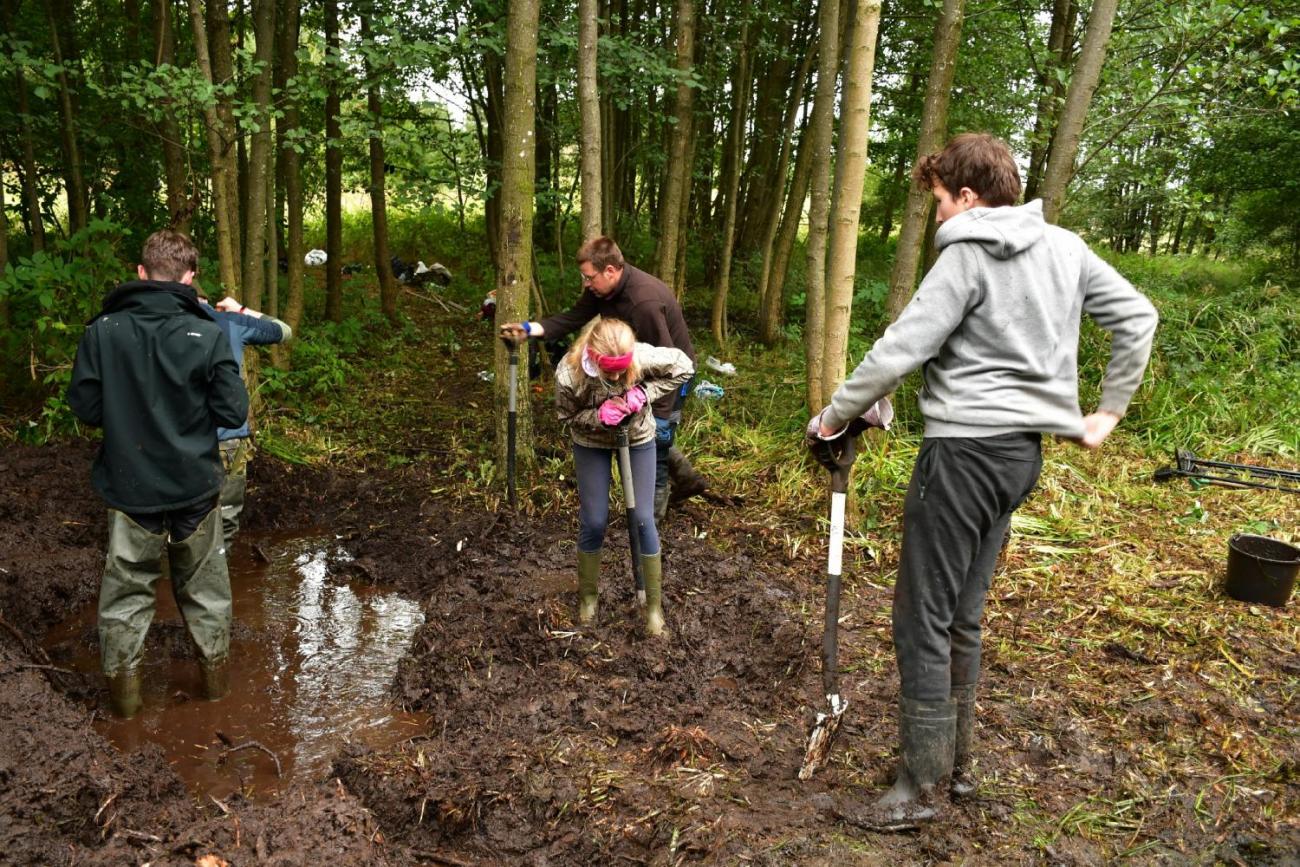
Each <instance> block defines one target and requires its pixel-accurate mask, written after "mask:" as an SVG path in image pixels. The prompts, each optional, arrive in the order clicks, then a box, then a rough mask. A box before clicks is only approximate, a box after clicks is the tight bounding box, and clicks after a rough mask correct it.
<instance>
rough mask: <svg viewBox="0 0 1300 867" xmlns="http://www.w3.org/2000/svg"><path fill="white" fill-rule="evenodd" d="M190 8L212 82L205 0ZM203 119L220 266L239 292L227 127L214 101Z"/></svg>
mask: <svg viewBox="0 0 1300 867" xmlns="http://www.w3.org/2000/svg"><path fill="white" fill-rule="evenodd" d="M189 10H190V24H191V25H192V26H193V29H194V54H195V59H196V61H197V62H198V66H199V71H200V72H201V73H202V74H203V77H204V78H205V79H207V81H208V83H209V84H212V83H213V78H212V74H213V73H212V60H211V58H210V57H209V55H208V32H207V25H206V24H205V23H204V16H203V3H202V0H189ZM203 121H204V127H205V128H206V131H207V138H208V156H209V158H210V160H211V162H212V221H213V223H214V225H215V226H216V234H217V269H218V273H219V276H220V279H221V284H222V286H223V287H224V288H225V290H226V291H227V292H238V291H239V270H238V268H237V267H236V262H235V238H234V234H233V231H232V229H233V227H232V225H231V217H232V215H234V214H235V213H236V211H235V209H234V203H233V202H231V201H230V200H229V193H230V187H229V185H228V184H227V179H226V171H227V168H228V165H227V162H228V161H227V160H226V158H225V154H223V153H222V147H223V142H224V139H225V136H224V129H225V128H224V125H223V123H222V120H221V116H220V114H219V112H218V109H217V104H216V103H215V102H214V103H209V104H206V105H204V107H203Z"/></svg>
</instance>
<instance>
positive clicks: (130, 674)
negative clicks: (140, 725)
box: [108, 668, 141, 719]
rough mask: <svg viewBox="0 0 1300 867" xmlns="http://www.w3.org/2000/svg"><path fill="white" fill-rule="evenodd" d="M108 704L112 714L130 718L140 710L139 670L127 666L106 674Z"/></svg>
mask: <svg viewBox="0 0 1300 867" xmlns="http://www.w3.org/2000/svg"><path fill="white" fill-rule="evenodd" d="M108 704H109V706H110V707H112V708H113V715H114V716H118V717H121V718H122V719H130V718H131V717H133V716H135V715H136V714H137V713H139V712H140V704H141V702H140V671H139V669H135V668H128V669H126V670H125V671H117V672H114V673H113V674H110V675H109V676H108Z"/></svg>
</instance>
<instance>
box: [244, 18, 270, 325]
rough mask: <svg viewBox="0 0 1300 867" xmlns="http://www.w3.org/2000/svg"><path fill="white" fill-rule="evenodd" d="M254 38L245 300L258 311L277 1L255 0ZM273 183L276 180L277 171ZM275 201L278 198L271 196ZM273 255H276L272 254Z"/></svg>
mask: <svg viewBox="0 0 1300 867" xmlns="http://www.w3.org/2000/svg"><path fill="white" fill-rule="evenodd" d="M253 39H254V41H255V43H256V45H255V47H254V51H253V61H254V62H255V63H256V64H257V67H258V71H257V77H256V78H254V79H253V109H254V112H255V113H254V115H253V117H252V121H253V124H254V130H253V135H252V139H253V141H252V144H251V146H250V147H249V153H248V191H247V198H246V204H247V207H248V216H247V226H248V229H247V231H246V233H245V235H244V284H243V287H242V288H243V290H244V294H243V296H242V299H241V300H242V301H243V303H245V304H247V305H248V306H249V307H252V308H253V309H255V310H260V309H263V308H264V307H265V306H266V297H267V296H266V286H265V284H266V266H265V262H266V256H267V250H266V238H267V233H268V231H269V229H268V226H267V219H266V216H267V193H266V185H267V174H268V172H267V164H268V162H271V164H272V165H274V162H272V161H273V160H274V158H275V155H274V153H273V151H272V148H271V142H272V135H271V65H272V62H273V59H274V47H275V3H274V0H253ZM270 174H271V175H272V183H274V172H271V173H270ZM270 198H271V201H272V203H274V200H275V197H274V195H272V196H271V197H270ZM271 258H273V259H274V258H275V256H274V254H273V253H272V255H271Z"/></svg>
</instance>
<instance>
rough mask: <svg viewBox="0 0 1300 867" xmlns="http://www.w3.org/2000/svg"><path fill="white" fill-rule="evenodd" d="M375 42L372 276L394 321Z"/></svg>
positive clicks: (369, 77) (368, 65)
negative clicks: (373, 272) (373, 255)
mask: <svg viewBox="0 0 1300 867" xmlns="http://www.w3.org/2000/svg"><path fill="white" fill-rule="evenodd" d="M372 12H373V4H371V5H370V6H369V8H367V9H366V11H365V12H363V13H362V14H361V41H362V43H365V42H369V41H370V40H371V30H370V14H371V13H372ZM377 50H378V46H377V45H375V44H374V43H372V44H371V45H370V46H369V48H368V49H367V53H366V62H365V70H366V109H367V111H369V112H370V122H371V123H372V124H374V128H373V129H372V130H371V133H370V220H371V223H372V225H373V227H374V239H375V276H376V278H378V280H379V306H380V309H381V310H382V311H383V314H384V316H386V317H388V321H389V322H392V323H394V324H396V322H397V281H396V280H395V279H394V278H393V263H392V259H391V257H390V256H389V252H388V198H387V194H386V192H385V190H384V104H383V101H382V100H381V99H380V94H379V79H378V78H377V77H376V75H375V71H374V64H373V62H372V61H371V58H372V57H373V56H374V52H375V51H377Z"/></svg>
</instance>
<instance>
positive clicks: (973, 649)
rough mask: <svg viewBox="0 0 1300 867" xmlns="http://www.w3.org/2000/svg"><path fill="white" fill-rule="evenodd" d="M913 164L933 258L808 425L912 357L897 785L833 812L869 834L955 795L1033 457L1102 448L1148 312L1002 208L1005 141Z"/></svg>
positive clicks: (1010, 170)
mask: <svg viewBox="0 0 1300 867" xmlns="http://www.w3.org/2000/svg"><path fill="white" fill-rule="evenodd" d="M913 177H914V178H915V179H916V180H917V181H918V182H919V183H920V184H922V185H923V186H924V187H926V188H927V189H929V190H931V191H932V192H933V194H934V198H935V201H936V206H937V212H936V221H937V222H938V223H940V226H939V229H938V232H937V233H936V235H935V245H936V247H937V248H938V249H939V251H940V253H939V258H938V260H937V261H936V262H935V265H934V267H933V268H932V269H931V270H930V272H929V273H928V274H927V275H926V277H925V279H924V280H923V281H922V282H921V286H920V288H918V289H917V291H916V294H915V295H914V296H913V298H912V300H911V302H910V303H909V304H908V305H907V307H906V308H905V309H904V310H903V312H902V313H901V314H900V315H899V317H898V319H897V320H896V321H895V322H894V323H893V324H892V325H890V326H889V328H888V329H886V331H885V333H884V334H882V335H881V337H880V339H879V340H877V341H876V342H875V345H873V346H872V347H871V350H870V351H869V352H868V353H867V355H866V357H864V358H863V360H862V363H861V364H859V365H858V366H857V368H856V369H855V370H854V371H853V373H852V374H851V375H850V376H849V377H848V379H847V380H845V382H844V384H843V385H841V386H840V387H839V388H838V389H837V390H836V391H835V394H834V395H833V396H832V397H831V402H830V405H829V406H827V407H826V408H825V409H823V410H822V411H821V412H820V413H819V414H818V415H817V416H816V417H814V418H813V419H812V421H810V422H809V426H808V437H809V440H810V445H812V444H817V445H819V446H820V447H821V448H822V449H823V450H824V449H825V448H827V444H826V443H816V440H817V439H821V440H832V441H833V440H834V439H835V438H836V437H840V438H841V439H847V438H846V437H843V433H844V430H845V429H846V427H847V425H848V423H849V421H850V420H852V419H853V418H855V417H857V416H859V415H861V413H862V412H863V411H864V410H866V409H867V408H868V407H870V406H871V405H872V404H873V403H875V401H877V400H879V399H880V398H881V397H884V396H885V395H887V394H892V393H893V392H894V391H895V390H896V389H897V388H898V387H899V385H900V384H901V383H902V381H903V378H904V377H905V376H907V375H908V374H909V373H911V372H912V371H914V370H916V369H917V368H923V370H924V374H923V376H924V381H923V385H922V388H921V391H920V395H919V405H920V409H921V413H922V415H923V416H924V418H925V437H924V441H923V442H922V444H921V448H920V451H919V453H918V455H917V459H916V465H915V467H914V468H913V471H912V478H911V482H910V484H909V486H908V490H907V497H906V500H905V502H904V507H903V541H902V551H901V557H900V563H899V569H898V580H897V583H896V584H895V588H894V605H893V633H894V649H895V653H896V655H897V660H898V669H899V675H900V679H901V696H900V700H899V704H900V709H899V710H900V713H899V734H900V749H899V762H898V768H897V777H896V781H895V783H894V786H893V787H892V788H891V789H890V790H889V791H888V792H887V793H886V794H885V795H884V796H883V797H881V798H880V799H878V800H877V801H876V802H875V803H874V804H872V805H871V806H870V807H869V808H867V809H866V810H864V811H850V812H849V813H846V814H845V817H846V818H848V819H850V820H852V821H854V822H856V823H857V824H862V825H865V826H867V827H871V828H874V829H877V830H902V829H906V828H912V827H916V825H917V824H918V823H920V822H923V821H925V820H928V819H930V818H932V817H933V816H934V815H935V810H934V807H933V795H934V793H935V789H936V788H937V786H938V784H940V783H941V782H942V781H943V780H944V779H945V778H948V779H949V781H950V787H949V789H950V793H951V794H953V795H963V794H969V793H970V792H972V791H973V790H974V786H973V784H972V783H971V781H970V779H969V771H968V762H969V758H970V750H971V738H972V731H973V722H974V720H973V717H974V703H975V685H976V681H977V679H978V676H979V664H980V619H981V617H982V615H983V612H984V599H985V595H986V593H987V592H988V587H989V582H990V580H991V579H992V576H993V572H994V569H995V567H996V564H997V558H998V554H999V552H1000V550H1001V548H1002V545H1003V541H1004V539H1005V536H1006V533H1007V529H1008V527H1009V526H1010V522H1011V515H1012V513H1013V512H1015V510H1016V509H1017V508H1018V507H1019V506H1020V504H1021V503H1023V502H1024V500H1025V499H1026V498H1027V497H1028V496H1029V493H1030V491H1031V490H1032V489H1033V487H1034V485H1035V483H1036V482H1037V480H1038V474H1039V472H1040V470H1041V468H1042V457H1041V452H1040V438H1041V435H1042V434H1053V435H1056V436H1058V437H1061V438H1064V439H1067V440H1071V441H1073V442H1076V443H1079V444H1081V445H1083V446H1084V447H1087V448H1097V447H1099V446H1100V445H1101V444H1102V443H1103V442H1104V441H1105V440H1106V438H1107V436H1109V435H1110V433H1111V431H1112V430H1113V429H1114V428H1115V425H1116V424H1117V423H1118V422H1119V420H1120V418H1121V417H1122V416H1123V415H1124V412H1125V410H1126V408H1127V407H1128V404H1129V400H1130V399H1131V398H1132V397H1133V393H1134V392H1135V391H1136V390H1137V387H1138V385H1139V384H1140V383H1141V381H1142V375H1143V371H1144V370H1145V369H1146V364H1147V360H1148V357H1149V356H1150V353H1151V341H1152V337H1153V335H1154V333H1155V328H1156V319H1157V316H1156V311H1155V308H1154V307H1153V306H1152V304H1151V302H1150V301H1148V300H1147V299H1146V298H1145V297H1144V296H1143V295H1142V294H1140V293H1139V292H1138V291H1137V290H1136V289H1134V288H1133V285H1132V284H1131V283H1129V282H1128V281H1127V280H1125V279H1124V278H1123V277H1122V276H1120V274H1119V273H1117V272H1116V271H1115V269H1114V268H1112V267H1111V266H1110V265H1108V264H1106V262H1104V261H1102V260H1101V259H1100V258H1099V257H1098V256H1097V255H1096V254H1095V253H1093V252H1092V251H1091V250H1090V249H1089V248H1088V246H1087V244H1085V243H1084V241H1083V240H1082V239H1081V238H1079V236H1077V235H1075V234H1074V233H1073V232H1069V231H1067V230H1065V229H1062V228H1059V227H1057V226H1053V225H1050V224H1048V223H1047V222H1046V221H1045V220H1044V219H1043V211H1042V202H1041V201H1032V202H1029V203H1027V204H1024V205H1020V206H1016V205H1015V202H1016V201H1017V200H1018V199H1019V197H1020V175H1019V171H1018V169H1017V168H1016V164H1015V160H1014V158H1013V157H1012V155H1011V151H1010V149H1009V148H1008V147H1007V145H1006V143H1005V142H1003V141H1001V140H1000V139H997V138H994V137H993V136H990V135H984V134H976V133H967V134H963V135H959V136H957V137H955V138H954V139H952V141H950V142H949V143H948V145H947V146H946V147H945V148H944V149H943V150H942V151H941V152H939V153H937V154H931V155H930V156H927V157H925V158H923V159H922V160H921V161H920V162H919V163H918V164H917V166H916V168H915V170H914V171H913ZM1084 313H1086V314H1087V315H1088V316H1090V317H1091V318H1092V319H1093V321H1094V322H1096V323H1097V324H1098V325H1100V326H1101V327H1102V328H1103V329H1105V330H1106V331H1108V332H1110V335H1111V354H1110V361H1109V364H1108V365H1107V367H1106V372H1105V375H1104V378H1103V380H1102V386H1101V400H1100V403H1099V405H1098V407H1097V408H1096V410H1094V411H1093V412H1091V413H1090V414H1088V415H1085V414H1084V413H1083V411H1082V410H1081V409H1080V406H1079V393H1078V392H1079V388H1078V370H1077V368H1078V344H1079V326H1080V320H1081V315H1082V314H1084Z"/></svg>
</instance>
